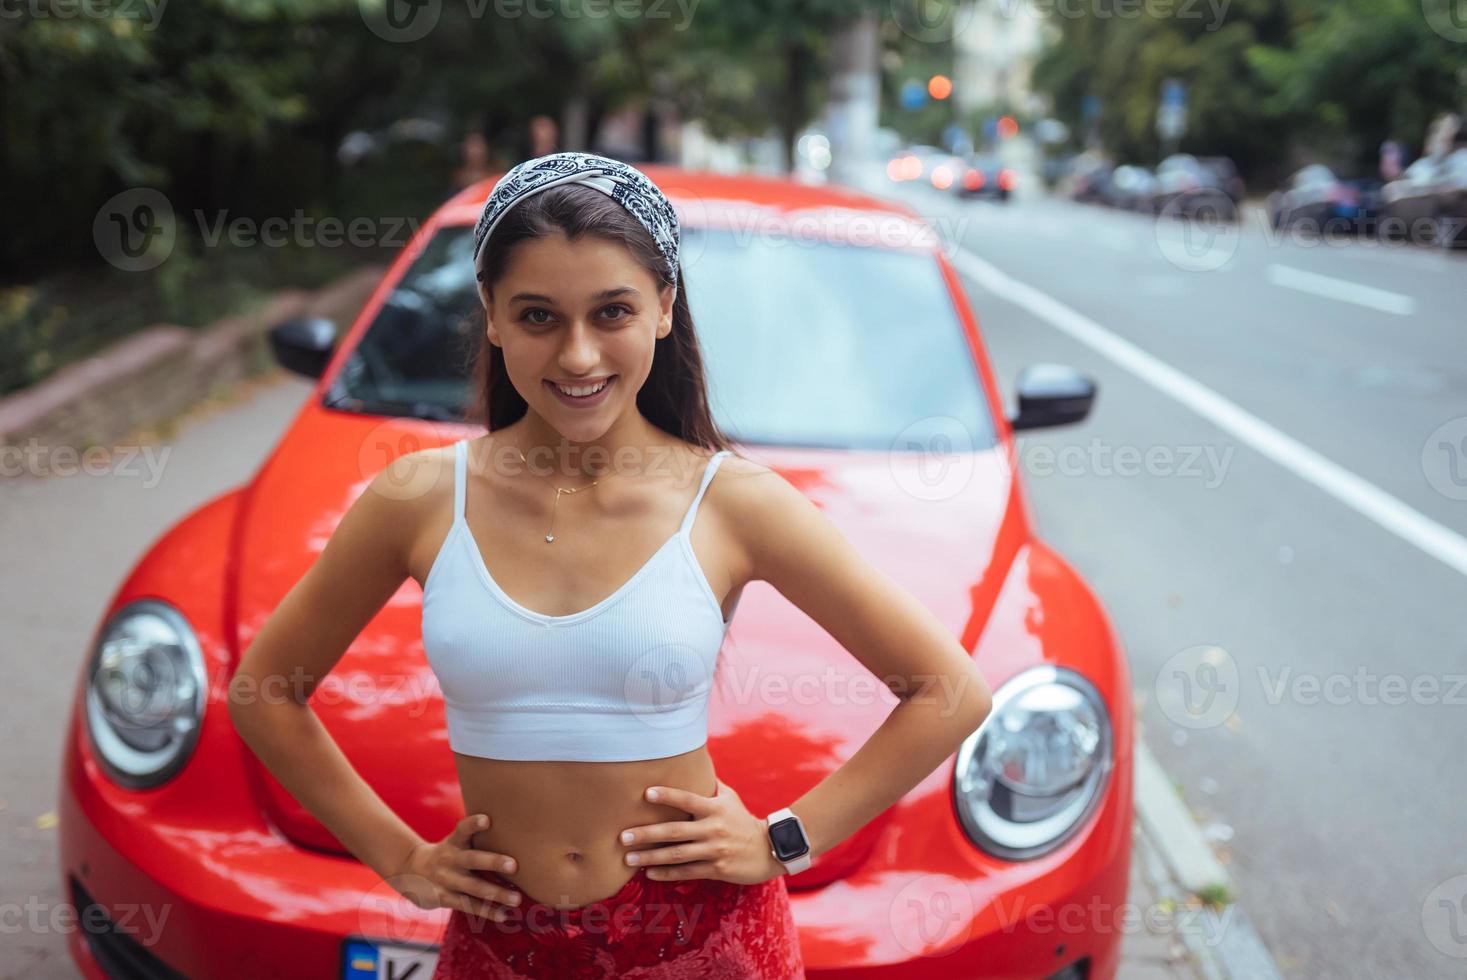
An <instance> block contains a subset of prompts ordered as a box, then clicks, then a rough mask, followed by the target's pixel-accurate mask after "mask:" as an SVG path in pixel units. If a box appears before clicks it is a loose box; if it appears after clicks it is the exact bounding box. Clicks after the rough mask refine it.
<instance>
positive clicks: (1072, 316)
mask: <svg viewBox="0 0 1467 980" xmlns="http://www.w3.org/2000/svg"><path fill="white" fill-rule="evenodd" d="M952 262H953V264H954V265H955V266H957V268H958V270H959V271H960V272H961V273H962V274H963V275H965V276H967V277H969V278H970V279H973V280H974V281H975V282H977V283H979V284H980V285H982V286H983V287H984V288H985V289H987V290H989V291H990V292H992V293H994V294H996V295H998V296H1000V297H1002V298H1004V299H1006V300H1008V301H1009V302H1011V303H1013V304H1015V305H1016V306H1020V307H1022V308H1023V309H1025V310H1028V311H1029V312H1030V313H1032V314H1034V315H1035V316H1037V317H1039V318H1040V319H1041V320H1044V321H1046V322H1047V323H1049V324H1050V325H1052V326H1054V327H1057V328H1058V329H1060V330H1062V331H1064V332H1065V333H1066V334H1069V335H1070V336H1071V337H1073V338H1074V339H1075V340H1078V341H1079V342H1080V343H1082V344H1085V345H1086V346H1088V347H1090V348H1092V349H1093V350H1095V351H1097V352H1098V353H1100V354H1103V355H1104V356H1105V357H1108V358H1110V359H1111V360H1112V361H1114V362H1115V363H1116V364H1118V365H1120V366H1121V367H1123V368H1125V369H1126V370H1128V371H1130V372H1131V373H1132V374H1134V375H1136V376H1137V377H1139V378H1140V379H1141V380H1143V381H1145V382H1147V383H1148V384H1150V385H1152V386H1153V387H1155V388H1156V389H1157V390H1159V391H1161V392H1162V393H1164V394H1167V395H1170V396H1171V397H1172V398H1174V399H1176V400H1177V401H1179V402H1181V403H1182V404H1183V405H1185V406H1187V407H1188V408H1190V409H1192V411H1194V412H1196V413H1197V414H1198V415H1201V416H1202V417H1203V418H1205V419H1207V420H1208V421H1209V422H1211V423H1212V424H1213V425H1216V426H1217V427H1218V428H1220V429H1222V430H1224V431H1226V432H1230V433H1232V435H1233V436H1235V437H1236V438H1237V439H1238V440H1239V441H1240V442H1242V443H1244V444H1246V445H1248V446H1250V447H1252V448H1253V449H1256V450H1257V451H1258V452H1260V453H1262V454H1263V455H1264V456H1267V457H1268V458H1269V459H1271V460H1273V461H1274V462H1275V463H1278V464H1279V465H1280V466H1282V467H1283V468H1284V469H1286V470H1289V471H1290V472H1291V473H1293V474H1294V475H1295V476H1298V477H1300V478H1301V479H1303V480H1305V481H1307V482H1309V483H1312V484H1313V485H1314V486H1316V487H1318V488H1319V489H1320V490H1323V491H1324V492H1325V493H1327V494H1329V495H1330V496H1332V497H1334V498H1335V499H1336V500H1339V501H1340V502H1341V503H1343V504H1345V505H1346V506H1348V507H1350V508H1352V509H1354V510H1355V511H1357V512H1358V513H1360V514H1362V515H1363V516H1365V517H1367V518H1369V519H1370V520H1372V521H1374V522H1375V523H1376V524H1378V525H1380V526H1381V527H1383V528H1385V529H1386V530H1387V531H1389V532H1391V533H1392V534H1394V535H1396V536H1397V537H1399V538H1401V539H1402V540H1404V541H1406V542H1408V543H1410V544H1412V545H1415V546H1416V547H1417V548H1420V549H1421V550H1422V551H1424V552H1426V553H1427V554H1428V555H1430V556H1432V557H1433V558H1436V559H1437V560H1438V561H1441V562H1442V563H1443V564H1445V565H1447V566H1448V567H1449V568H1452V569H1453V570H1455V571H1457V572H1460V573H1461V574H1463V575H1467V538H1464V537H1463V536H1462V535H1460V534H1458V533H1457V532H1456V531H1453V530H1452V529H1451V528H1449V527H1446V526H1445V525H1442V524H1439V523H1437V522H1436V521H1433V520H1432V519H1431V518H1429V517H1427V516H1426V515H1425V514H1422V513H1421V512H1420V511H1417V510H1415V509H1414V508H1412V507H1410V506H1409V505H1407V504H1406V503H1405V502H1404V501H1402V500H1400V499H1398V498H1396V497H1393V496H1391V495H1390V494H1388V493H1386V492H1385V491H1384V490H1382V489H1380V488H1379V487H1377V486H1375V485H1374V484H1373V483H1370V482H1368V481H1366V480H1365V479H1363V478H1361V477H1359V476H1356V475H1355V474H1354V473H1352V472H1350V471H1349V470H1347V469H1345V468H1344V467H1342V466H1340V465H1339V464H1338V463H1335V462H1332V461H1331V460H1329V459H1327V458H1325V457H1324V456H1321V455H1320V454H1319V453H1317V452H1315V451H1314V450H1313V449H1310V448H1309V447H1308V446H1306V445H1304V444H1303V443H1301V442H1299V441H1298V440H1297V439H1294V438H1293V437H1292V436H1289V435H1286V434H1284V433H1283V432H1281V431H1279V430H1278V429H1276V428H1274V427H1273V426H1271V425H1269V424H1268V423H1267V422H1265V421H1263V419H1261V418H1259V417H1258V416H1256V415H1253V414H1252V413H1250V412H1248V411H1247V410H1245V409H1243V408H1242V407H1241V406H1239V405H1237V404H1235V403H1233V402H1231V401H1229V400H1228V399H1226V398H1224V397H1223V396H1222V395H1220V394H1218V393H1217V392H1215V391H1213V390H1212V389H1211V388H1209V387H1207V386H1206V385H1204V384H1202V383H1201V382H1199V381H1197V380H1195V379H1193V378H1192V377H1190V376H1188V375H1186V374H1183V373H1182V372H1181V371H1178V370H1177V369H1176V368H1174V367H1172V366H1171V365H1170V364H1167V363H1166V362H1164V361H1162V360H1159V359H1158V358H1156V357H1154V356H1152V355H1151V354H1148V353H1147V352H1146V351H1144V350H1142V349H1141V348H1139V347H1137V346H1136V345H1135V344H1133V343H1131V342H1130V341H1128V340H1125V339H1123V338H1121V337H1119V336H1117V335H1116V334H1114V333H1112V332H1111V331H1109V330H1107V329H1105V328H1104V327H1102V326H1101V325H1100V324H1098V323H1096V322H1095V321H1094V320H1092V319H1090V318H1089V317H1087V316H1085V315H1084V314H1082V313H1079V312H1077V311H1075V310H1073V309H1071V308H1070V307H1068V306H1066V305H1065V304H1063V303H1061V302H1060V301H1059V300H1057V299H1055V298H1053V297H1052V296H1049V295H1048V294H1046V293H1043V292H1041V291H1040V290H1038V289H1035V288H1034V287H1033V286H1030V285H1027V284H1026V283H1022V282H1020V281H1018V280H1017V279H1014V278H1013V277H1012V276H1010V275H1009V274H1008V273H1006V272H1003V271H1002V270H1000V269H999V268H998V267H996V266H994V265H992V264H991V263H989V262H987V261H985V260H984V259H981V258H979V257H978V256H976V255H974V254H973V253H972V252H969V251H968V250H966V249H956V250H954V252H953V253H952Z"/></svg>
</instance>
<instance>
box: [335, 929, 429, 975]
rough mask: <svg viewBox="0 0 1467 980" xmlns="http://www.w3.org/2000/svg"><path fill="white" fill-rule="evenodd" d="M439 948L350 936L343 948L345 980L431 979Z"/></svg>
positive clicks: (342, 959) (342, 965) (342, 961)
mask: <svg viewBox="0 0 1467 980" xmlns="http://www.w3.org/2000/svg"><path fill="white" fill-rule="evenodd" d="M437 965H438V947H437V946H429V945H425V944H422V943H390V942H387V941H385V940H374V939H362V938H360V937H357V936H351V937H348V938H347V940H346V941H345V942H344V943H342V945H341V980H428V978H429V977H431V976H432V975H433V968H434V967H436V966H437Z"/></svg>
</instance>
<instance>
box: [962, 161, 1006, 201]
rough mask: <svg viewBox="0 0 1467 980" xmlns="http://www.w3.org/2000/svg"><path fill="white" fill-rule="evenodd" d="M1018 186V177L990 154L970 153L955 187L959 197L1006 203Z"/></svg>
mask: <svg viewBox="0 0 1467 980" xmlns="http://www.w3.org/2000/svg"><path fill="white" fill-rule="evenodd" d="M1018 186H1019V175H1018V174H1017V173H1016V172H1015V171H1014V170H1013V169H1012V168H1010V167H1005V166H1004V165H1003V163H1002V162H1001V161H1000V160H999V159H998V157H996V156H994V155H993V154H991V153H971V154H969V155H968V156H967V157H966V158H965V159H964V160H963V168H962V174H961V177H960V178H959V180H958V182H957V186H956V190H957V193H958V195H959V196H960V197H985V198H990V199H992V200H998V201H1007V200H1008V199H1009V195H1010V194H1012V193H1013V191H1014V188H1016V187H1018Z"/></svg>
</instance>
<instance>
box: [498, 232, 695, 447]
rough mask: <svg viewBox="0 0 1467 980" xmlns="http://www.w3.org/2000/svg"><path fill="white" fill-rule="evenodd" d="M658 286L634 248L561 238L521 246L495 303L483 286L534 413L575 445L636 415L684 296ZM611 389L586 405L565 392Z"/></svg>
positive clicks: (511, 369) (517, 382)
mask: <svg viewBox="0 0 1467 980" xmlns="http://www.w3.org/2000/svg"><path fill="white" fill-rule="evenodd" d="M658 286H659V284H658V282H657V280H656V279H655V278H654V277H653V276H652V274H651V273H650V272H648V271H647V270H646V269H644V268H642V266H641V265H639V264H638V263H637V261H636V260H635V259H633V258H632V255H631V253H630V252H628V251H627V249H626V248H625V247H624V246H622V245H620V244H617V243H615V242H612V241H609V240H607V239H605V238H601V237H599V236H595V235H583V236H581V237H580V239H578V240H576V241H571V240H570V239H569V238H567V237H566V236H565V234H564V233H562V232H559V231H557V232H555V233H554V234H551V235H548V236H546V237H543V238H534V239H528V240H526V241H523V242H520V243H519V244H518V245H517V246H515V249H514V254H513V255H512V256H511V257H510V260H509V263H508V266H507V268H506V269H505V273H504V276H503V277H502V278H501V279H500V280H499V282H497V283H495V284H494V292H493V296H492V298H491V296H490V294H489V291H488V289H487V288H486V287H485V285H484V283H482V282H481V283H479V299H480V301H481V302H482V303H483V304H484V309H485V312H486V314H487V317H488V327H487V331H488V336H489V341H490V342H491V343H493V344H496V345H498V346H499V347H502V348H503V349H504V364H505V368H506V370H507V372H508V373H509V378H510V381H511V382H512V383H513V384H514V386H515V389H516V390H517V391H519V393H520V395H521V396H522V397H523V398H524V399H525V402H526V403H527V404H528V405H529V407H530V411H532V412H535V413H537V414H538V415H539V416H540V417H541V418H543V419H544V420H545V421H546V422H547V423H548V424H549V425H551V426H552V427H553V428H554V429H556V430H557V431H558V432H559V433H560V434H561V435H562V436H564V437H565V438H566V439H570V440H572V441H575V442H591V441H594V440H596V439H599V438H600V437H601V436H602V435H604V434H605V433H606V431H607V430H608V429H609V428H611V425H612V423H614V422H615V421H616V420H617V419H618V418H620V417H621V416H622V415H623V413H625V412H628V411H630V412H635V411H636V397H637V392H638V390H640V389H641V387H642V383H643V382H645V381H646V380H647V375H648V374H649V373H650V372H651V370H652V355H653V351H654V349H655V345H656V342H657V340H658V338H661V337H665V336H667V334H668V333H669V332H671V330H672V302H673V296H674V291H673V289H672V287H670V286H668V287H663V288H661V289H659V288H658ZM602 382H607V383H606V384H605V386H604V387H602V388H601V390H599V391H597V392H596V393H595V394H592V395H589V396H585V397H577V396H575V395H571V394H568V393H565V392H563V391H561V390H559V389H558V388H557V383H558V384H560V385H569V386H572V387H574V388H576V389H578V390H584V389H587V388H596V387H597V386H598V385H600V384H601V383H602Z"/></svg>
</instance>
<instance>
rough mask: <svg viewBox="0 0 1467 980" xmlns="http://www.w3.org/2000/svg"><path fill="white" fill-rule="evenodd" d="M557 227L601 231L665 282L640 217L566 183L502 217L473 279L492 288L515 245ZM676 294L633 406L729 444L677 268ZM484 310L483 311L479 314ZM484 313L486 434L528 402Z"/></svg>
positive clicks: (571, 234)
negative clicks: (667, 327)
mask: <svg viewBox="0 0 1467 980" xmlns="http://www.w3.org/2000/svg"><path fill="white" fill-rule="evenodd" d="M555 231H561V232H563V233H564V234H565V236H566V237H567V238H569V239H571V240H575V239H577V238H579V237H580V236H581V235H600V236H601V237H603V238H606V239H609V240H611V241H613V242H617V243H619V244H621V245H623V246H625V247H626V249H627V250H628V251H630V252H631V254H632V256H633V257H634V258H635V259H636V260H637V262H638V263H639V264H641V265H642V267H643V268H645V269H646V270H647V271H648V272H650V273H651V274H652V276H653V278H654V279H656V281H657V283H658V285H659V286H665V285H668V284H671V282H672V278H671V277H670V276H669V275H668V274H667V269H666V260H665V259H664V258H663V256H662V252H661V251H660V250H659V249H658V248H657V244H656V242H654V241H653V239H652V236H651V235H650V234H648V232H647V229H646V228H644V227H643V226H642V224H641V222H639V221H637V219H636V218H634V217H632V215H631V214H630V213H629V212H628V211H627V210H626V208H624V207H623V206H622V205H621V204H619V203H617V202H616V201H615V200H614V199H613V198H611V197H609V196H607V195H606V194H603V193H601V192H600V191H598V190H596V189H595V188H591V187H584V186H581V185H578V184H565V185H562V186H560V187H552V188H551V189H549V190H546V191H541V192H540V193H538V194H534V195H532V196H531V197H529V198H527V199H526V200H524V201H521V202H520V203H519V204H516V205H515V206H514V207H512V208H510V210H509V211H508V212H507V213H506V214H505V215H504V217H503V218H502V219H501V220H500V222H499V224H498V225H496V226H495V228H494V231H493V232H492V233H491V234H490V236H489V240H488V241H487V242H485V243H484V250H483V252H482V253H481V254H480V260H479V270H478V271H479V276H480V279H481V280H482V281H483V283H484V285H485V288H486V289H489V290H492V289H493V288H494V285H495V283H497V282H498V281H499V280H500V279H501V278H502V277H503V275H504V271H505V268H506V267H507V266H508V263H509V257H510V255H511V253H512V251H513V249H514V247H515V246H516V245H518V244H519V243H520V242H522V241H525V240H527V239H531V238H540V237H543V236H545V235H549V234H551V233H553V232H555ZM677 285H678V290H677V296H676V297H674V299H673V303H672V331H671V332H670V333H668V335H667V336H666V337H663V338H661V339H660V340H658V341H657V346H656V350H655V352H654V354H653V357H652V370H651V372H650V373H649V374H648V375H647V380H646V381H645V382H644V383H643V385H642V388H641V390H640V391H638V392H637V408H638V409H639V410H640V411H641V413H642V415H643V416H645V417H646V419H647V421H649V422H651V423H652V424H653V425H655V426H657V427H658V428H659V429H661V430H663V431H664V432H667V433H669V434H670V435H673V436H676V437H678V438H680V439H683V440H684V441H686V442H689V443H692V444H693V445H696V446H702V447H704V448H706V449H711V450H715V451H716V450H720V449H732V448H733V444H732V443H731V442H730V440H729V439H728V437H727V436H726V435H725V434H724V433H723V431H722V430H721V429H720V428H719V427H718V425H717V423H715V422H714V421H713V415H712V412H710V411H709V408H708V385H707V381H706V379H705V377H704V373H703V353H702V351H701V349H700V348H699V346H698V336H697V334H696V333H695V331H694V329H693V314H692V312H691V311H690V310H689V308H688V287H687V283H686V282H685V281H684V280H683V275H682V269H681V267H679V269H678V276H677ZM481 312H482V311H481ZM486 326H487V314H485V315H483V316H481V317H480V319H479V331H478V334H479V340H478V349H477V350H476V352H475V353H474V356H473V368H472V373H473V377H474V378H475V381H476V392H475V403H476V405H477V407H478V410H479V411H480V412H482V415H481V416H480V417H479V418H477V419H474V421H478V422H482V423H483V424H484V425H486V426H487V427H488V429H489V431H491V432H493V431H494V430H496V429H502V428H504V427H505V426H507V425H509V424H511V423H513V422H516V421H518V420H519V419H521V418H522V417H523V416H524V414H525V412H526V411H528V410H529V406H528V405H527V404H526V403H525V399H524V398H523V397H522V396H521V395H520V393H519V391H517V390H516V389H515V386H514V384H513V383H512V382H511V381H510V378H509V374H508V372H506V371H505V368H504V350H503V349H502V348H500V347H498V346H496V345H494V344H491V343H490V342H489V339H488V337H487V336H486V334H485V327H486Z"/></svg>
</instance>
